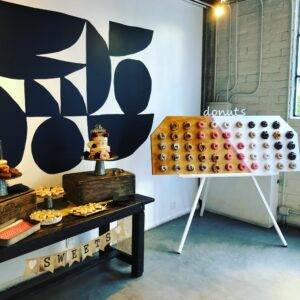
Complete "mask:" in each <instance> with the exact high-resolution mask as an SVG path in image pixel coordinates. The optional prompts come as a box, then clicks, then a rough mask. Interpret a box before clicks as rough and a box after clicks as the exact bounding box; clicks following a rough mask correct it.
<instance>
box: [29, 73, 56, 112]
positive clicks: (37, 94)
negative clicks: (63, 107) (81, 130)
mask: <svg viewBox="0 0 300 300" xmlns="http://www.w3.org/2000/svg"><path fill="white" fill-rule="evenodd" d="M25 103H26V115H27V116H28V117H49V116H55V115H58V114H59V107H58V103H57V102H56V101H55V99H54V98H53V97H52V95H51V94H50V93H49V92H48V91H47V89H46V88H45V87H43V86H42V85H40V84H39V83H37V82H36V81H34V80H31V79H29V80H26V81H25Z"/></svg>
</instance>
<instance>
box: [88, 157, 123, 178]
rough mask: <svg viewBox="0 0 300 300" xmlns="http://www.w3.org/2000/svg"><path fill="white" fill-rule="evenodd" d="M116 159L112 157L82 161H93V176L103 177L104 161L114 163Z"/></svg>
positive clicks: (104, 172) (104, 173)
mask: <svg viewBox="0 0 300 300" xmlns="http://www.w3.org/2000/svg"><path fill="white" fill-rule="evenodd" d="M116 159H118V156H112V157H111V158H109V159H88V158H84V160H86V161H95V162H96V165H95V171H94V175H95V176H105V175H106V171H105V162H106V161H114V160H116Z"/></svg>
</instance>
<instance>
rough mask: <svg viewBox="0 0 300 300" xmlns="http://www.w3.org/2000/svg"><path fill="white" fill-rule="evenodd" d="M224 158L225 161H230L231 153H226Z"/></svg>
mask: <svg viewBox="0 0 300 300" xmlns="http://www.w3.org/2000/svg"><path fill="white" fill-rule="evenodd" d="M224 158H225V159H226V160H231V159H232V154H231V153H226V154H225V156H224Z"/></svg>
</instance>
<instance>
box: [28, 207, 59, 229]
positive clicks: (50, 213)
mask: <svg viewBox="0 0 300 300" xmlns="http://www.w3.org/2000/svg"><path fill="white" fill-rule="evenodd" d="M29 217H30V219H31V220H34V221H37V222H40V223H41V225H42V226H49V225H54V224H57V223H59V222H60V221H61V220H62V214H61V213H60V212H59V211H56V210H52V209H45V210H37V211H35V212H33V213H32V214H31V215H30V216H29Z"/></svg>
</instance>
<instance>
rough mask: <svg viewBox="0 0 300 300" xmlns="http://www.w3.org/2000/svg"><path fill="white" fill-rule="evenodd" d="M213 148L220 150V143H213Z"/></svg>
mask: <svg viewBox="0 0 300 300" xmlns="http://www.w3.org/2000/svg"><path fill="white" fill-rule="evenodd" d="M210 147H211V149H212V150H218V149H219V144H218V143H211V145H210Z"/></svg>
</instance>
